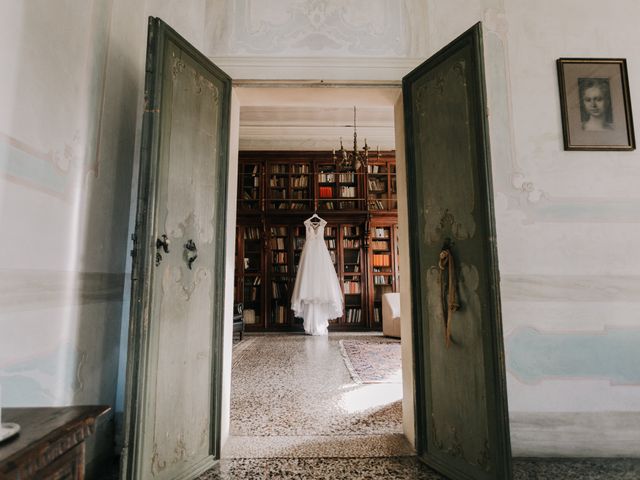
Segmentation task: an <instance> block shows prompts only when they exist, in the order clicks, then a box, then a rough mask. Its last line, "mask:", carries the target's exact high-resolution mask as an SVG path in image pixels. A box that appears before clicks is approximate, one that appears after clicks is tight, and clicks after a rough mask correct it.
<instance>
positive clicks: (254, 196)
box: [242, 190, 258, 200]
mask: <svg viewBox="0 0 640 480" xmlns="http://www.w3.org/2000/svg"><path fill="white" fill-rule="evenodd" d="M242 199H243V200H258V192H256V191H255V190H243V191H242Z"/></svg>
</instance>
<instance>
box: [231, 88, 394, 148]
mask: <svg viewBox="0 0 640 480" xmlns="http://www.w3.org/2000/svg"><path fill="white" fill-rule="evenodd" d="M236 91H237V94H238V98H239V100H240V150H332V149H338V148H340V137H342V138H343V142H344V147H345V148H346V149H352V148H353V133H354V129H353V125H354V118H353V117H354V114H353V107H354V106H355V107H356V109H357V114H356V125H357V135H358V147H359V148H360V149H361V148H362V147H363V146H364V140H365V139H366V140H367V144H368V145H369V147H371V148H372V149H374V150H375V149H376V148H377V147H379V148H380V150H394V149H395V132H394V104H395V102H396V100H397V98H398V95H399V92H400V90H399V88H397V87H266V88H264V87H238V88H237V89H236Z"/></svg>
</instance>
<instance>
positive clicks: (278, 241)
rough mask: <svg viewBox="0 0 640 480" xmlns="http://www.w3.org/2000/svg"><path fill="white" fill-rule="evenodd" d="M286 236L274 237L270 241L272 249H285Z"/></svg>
mask: <svg viewBox="0 0 640 480" xmlns="http://www.w3.org/2000/svg"><path fill="white" fill-rule="evenodd" d="M284 240H285V237H273V238H271V240H270V241H269V244H270V245H271V249H272V250H284V249H285V248H286V246H285V244H284Z"/></svg>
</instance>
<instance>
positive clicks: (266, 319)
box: [235, 152, 399, 331]
mask: <svg viewBox="0 0 640 480" xmlns="http://www.w3.org/2000/svg"><path fill="white" fill-rule="evenodd" d="M328 157H329V154H328V153H327V152H240V167H239V185H240V186H241V188H239V190H238V230H237V251H236V279H235V285H236V299H237V301H242V302H243V303H244V304H245V311H246V309H247V308H248V309H249V310H250V311H253V312H254V313H253V314H251V313H250V314H249V317H250V320H251V319H252V320H253V321H252V323H247V330H249V331H251V330H253V331H301V330H302V319H300V318H295V317H294V316H293V312H292V311H291V308H290V304H291V293H292V291H293V285H294V283H295V279H296V274H297V271H298V264H299V262H300V255H301V253H302V248H303V247H304V243H305V236H306V235H305V233H306V232H305V227H304V225H303V222H304V220H305V219H307V218H308V217H309V216H311V214H313V212H314V211H317V212H318V214H319V215H320V216H321V217H322V218H324V219H325V220H326V221H327V222H328V223H327V225H326V227H325V232H324V239H325V243H326V245H327V248H328V250H329V254H330V256H331V259H332V261H333V264H334V268H335V269H336V274H337V275H338V279H339V282H340V285H341V288H342V289H343V293H344V304H345V310H344V315H343V317H341V318H339V319H334V320H332V321H330V329H331V330H363V329H374V330H380V329H382V323H381V305H382V303H381V301H382V295H383V294H384V293H386V292H387V291H397V289H398V285H399V276H398V270H397V253H398V252H397V244H398V242H397V211H396V208H397V193H396V192H397V186H396V177H395V175H396V167H395V156H394V152H380V155H377V156H375V155H374V158H373V159H372V160H370V163H369V165H368V166H367V168H362V169H360V170H359V171H357V172H354V171H343V170H340V169H338V168H336V165H335V164H334V163H332V162H331V161H330V159H329V158H328ZM377 202H379V203H377ZM376 229H377V230H376ZM256 237H257V238H256ZM246 319H247V315H245V320H246Z"/></svg>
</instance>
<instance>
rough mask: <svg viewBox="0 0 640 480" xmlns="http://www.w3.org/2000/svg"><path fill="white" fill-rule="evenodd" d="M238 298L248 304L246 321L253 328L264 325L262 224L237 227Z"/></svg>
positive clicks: (245, 313) (245, 311)
mask: <svg viewBox="0 0 640 480" xmlns="http://www.w3.org/2000/svg"><path fill="white" fill-rule="evenodd" d="M236 232H237V233H236V238H237V242H236V275H235V288H236V293H235V298H236V301H239V302H242V303H243V304H244V321H245V325H247V327H248V328H249V329H251V328H252V327H253V326H260V325H262V321H263V318H262V315H263V312H264V308H263V305H264V301H263V290H262V286H263V284H264V281H263V280H264V275H263V271H264V268H263V257H264V256H263V253H264V244H263V241H262V237H263V234H262V227H261V226H260V225H239V226H238V227H237V229H236Z"/></svg>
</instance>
